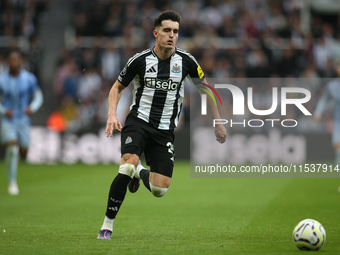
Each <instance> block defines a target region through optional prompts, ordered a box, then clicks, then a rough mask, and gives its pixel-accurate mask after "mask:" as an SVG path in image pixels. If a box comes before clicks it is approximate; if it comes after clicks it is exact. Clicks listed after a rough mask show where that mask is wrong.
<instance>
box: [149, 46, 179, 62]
mask: <svg viewBox="0 0 340 255" xmlns="http://www.w3.org/2000/svg"><path fill="white" fill-rule="evenodd" d="M154 48H155V46H153V47H151V53H152V55H154V56H155V57H156V58H158V59H160V58H159V57H158V56H157V54H156V53H155V52H154V50H153V49H154ZM176 51H177V47H176V46H175V50H174V52H173V53H172V55H171V56H170V57H169V58H172V57H173V56H175V54H176ZM169 58H167V59H169ZM160 60H165V59H160Z"/></svg>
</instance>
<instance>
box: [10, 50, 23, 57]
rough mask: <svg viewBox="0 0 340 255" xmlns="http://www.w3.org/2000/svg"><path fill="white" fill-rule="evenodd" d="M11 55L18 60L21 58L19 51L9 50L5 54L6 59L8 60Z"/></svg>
mask: <svg viewBox="0 0 340 255" xmlns="http://www.w3.org/2000/svg"><path fill="white" fill-rule="evenodd" d="M12 55H18V56H19V58H22V57H23V55H22V53H21V52H20V51H19V50H10V51H8V52H7V58H9V57H10V56H12Z"/></svg>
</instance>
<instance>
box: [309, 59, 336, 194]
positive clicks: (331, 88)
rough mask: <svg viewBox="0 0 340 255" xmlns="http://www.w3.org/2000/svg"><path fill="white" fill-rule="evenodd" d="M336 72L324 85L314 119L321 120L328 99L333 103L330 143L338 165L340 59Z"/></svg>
mask: <svg viewBox="0 0 340 255" xmlns="http://www.w3.org/2000/svg"><path fill="white" fill-rule="evenodd" d="M336 73H337V76H338V77H337V78H335V79H333V80H331V81H330V82H329V83H328V84H327V85H326V88H325V91H324V93H323V95H322V97H321V98H320V100H319V102H318V104H317V106H316V109H315V113H314V119H315V120H316V121H321V119H322V118H321V117H322V114H323V113H324V112H325V110H326V109H327V106H328V103H329V102H330V101H333V102H334V103H335V107H334V112H333V134H332V143H333V146H334V149H335V163H336V164H337V165H338V167H340V61H339V62H338V64H337V67H336ZM339 191H340V188H339Z"/></svg>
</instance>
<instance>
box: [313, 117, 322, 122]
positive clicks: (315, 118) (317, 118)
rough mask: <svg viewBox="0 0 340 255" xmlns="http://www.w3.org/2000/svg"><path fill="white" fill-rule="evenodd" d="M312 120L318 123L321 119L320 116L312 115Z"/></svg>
mask: <svg viewBox="0 0 340 255" xmlns="http://www.w3.org/2000/svg"><path fill="white" fill-rule="evenodd" d="M314 120H315V121H317V122H320V121H321V120H322V117H321V116H320V115H314Z"/></svg>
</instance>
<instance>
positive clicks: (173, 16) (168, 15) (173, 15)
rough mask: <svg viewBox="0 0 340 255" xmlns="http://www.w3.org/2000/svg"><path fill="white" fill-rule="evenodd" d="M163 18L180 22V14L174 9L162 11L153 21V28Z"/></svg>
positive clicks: (158, 24) (160, 23) (160, 22)
mask: <svg viewBox="0 0 340 255" xmlns="http://www.w3.org/2000/svg"><path fill="white" fill-rule="evenodd" d="M163 20H172V21H175V22H178V24H181V15H179V13H178V12H175V11H164V12H162V13H161V14H159V15H158V17H157V18H156V19H155V21H154V22H153V26H154V28H157V27H159V26H161V25H162V21H163Z"/></svg>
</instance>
